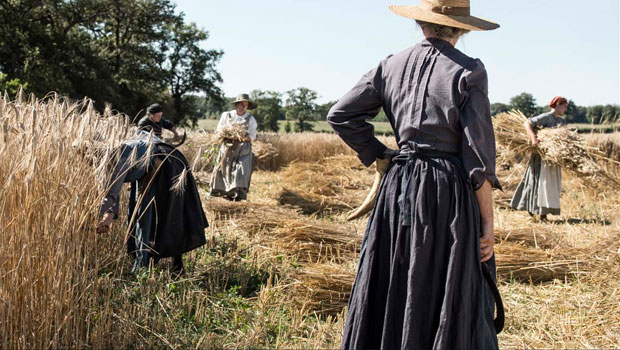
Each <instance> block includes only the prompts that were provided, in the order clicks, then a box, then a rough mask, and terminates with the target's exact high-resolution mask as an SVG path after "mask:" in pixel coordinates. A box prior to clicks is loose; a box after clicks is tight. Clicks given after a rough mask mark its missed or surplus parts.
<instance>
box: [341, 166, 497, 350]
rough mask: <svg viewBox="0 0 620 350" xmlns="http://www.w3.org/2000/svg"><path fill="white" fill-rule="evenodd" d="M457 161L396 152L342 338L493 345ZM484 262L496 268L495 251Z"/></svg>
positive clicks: (366, 345)
mask: <svg viewBox="0 0 620 350" xmlns="http://www.w3.org/2000/svg"><path fill="white" fill-rule="evenodd" d="M400 157H401V156H399V158H400ZM461 167H462V165H461V166H459V164H458V163H457V162H454V161H449V160H447V159H444V158H437V157H432V156H429V157H419V158H418V157H412V158H409V160H398V161H395V162H394V163H393V165H392V166H391V168H390V169H389V170H388V172H387V173H386V175H385V176H384V179H383V181H382V184H381V187H380V190H379V194H378V196H377V202H376V205H375V208H374V210H373V212H372V214H371V216H370V220H369V222H368V226H367V228H366V233H365V237H364V241H363V243H362V249H361V253H360V262H359V268H358V272H357V276H356V279H355V283H354V285H353V291H352V293H351V299H350V300H349V308H348V315H347V321H346V325H345V329H344V338H343V342H342V348H344V349H431V348H436V349H496V348H497V347H498V344H497V335H496V333H495V329H494V325H493V312H494V311H493V307H494V304H493V296H492V294H491V290H490V287H489V286H488V284H487V283H486V281H485V280H484V277H483V274H482V270H481V264H480V251H479V235H480V213H479V206H478V202H477V199H476V197H475V194H474V192H473V189H472V187H471V185H470V184H469V183H468V181H467V179H466V177H465V176H464V175H463V170H462V168H461ZM402 192H405V193H404V194H405V195H404V196H402V197H401V193H402ZM401 209H403V210H402V211H401ZM487 265H488V267H489V268H490V270H491V272H492V275H493V276H495V262H494V259H492V261H490V262H489V263H487Z"/></svg>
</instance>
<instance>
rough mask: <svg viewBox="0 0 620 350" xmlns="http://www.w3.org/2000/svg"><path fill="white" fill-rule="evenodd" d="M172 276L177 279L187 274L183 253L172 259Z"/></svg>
mask: <svg viewBox="0 0 620 350" xmlns="http://www.w3.org/2000/svg"><path fill="white" fill-rule="evenodd" d="M172 276H173V277H174V278H175V279H176V278H181V277H183V276H185V268H184V267H183V256H182V255H177V256H175V257H174V260H173V261H172Z"/></svg>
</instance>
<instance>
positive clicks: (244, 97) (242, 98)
mask: <svg viewBox="0 0 620 350" xmlns="http://www.w3.org/2000/svg"><path fill="white" fill-rule="evenodd" d="M244 101H245V102H247V103H248V109H254V108H256V107H257V106H258V105H257V104H256V102H254V101H252V100H250V95H248V94H240V95H237V98H235V100H234V101H233V102H232V104H237V103H238V102H244Z"/></svg>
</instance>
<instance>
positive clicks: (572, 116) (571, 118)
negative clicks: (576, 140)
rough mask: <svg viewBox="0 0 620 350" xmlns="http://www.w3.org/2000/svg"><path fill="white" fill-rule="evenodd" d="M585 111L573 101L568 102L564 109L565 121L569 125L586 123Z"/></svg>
mask: <svg viewBox="0 0 620 350" xmlns="http://www.w3.org/2000/svg"><path fill="white" fill-rule="evenodd" d="M586 113H587V109H586V108H585V107H581V106H577V105H576V104H575V102H574V101H573V100H568V105H567V107H566V121H567V122H569V123H587V121H588V120H587V119H586Z"/></svg>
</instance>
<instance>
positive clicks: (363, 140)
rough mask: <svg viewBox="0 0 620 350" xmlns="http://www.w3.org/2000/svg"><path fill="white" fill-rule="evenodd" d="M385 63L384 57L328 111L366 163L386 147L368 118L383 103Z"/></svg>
mask: <svg viewBox="0 0 620 350" xmlns="http://www.w3.org/2000/svg"><path fill="white" fill-rule="evenodd" d="M384 64H385V61H383V62H381V64H379V66H378V67H377V68H375V69H373V70H371V71H370V72H368V73H366V74H365V75H364V76H363V77H362V79H361V80H360V81H359V82H358V83H357V84H356V85H355V86H354V87H353V89H351V90H350V91H349V92H348V93H347V94H346V95H344V97H342V98H341V99H340V100H339V101H338V102H337V103H336V104H335V105H334V106H333V107H332V108H331V109H330V110H329V113H328V114H327V122H328V123H329V124H330V125H331V127H332V128H333V129H334V130H335V131H336V133H337V134H338V135H339V136H340V137H341V138H342V140H344V142H345V143H346V144H347V145H349V147H351V148H353V149H354V150H355V151H356V152H357V156H358V158H359V159H360V160H361V161H362V163H364V165H366V166H369V165H371V164H372V163H373V162H374V161H375V159H376V158H377V156H380V155H381V154H383V153H384V152H385V150H386V148H387V147H386V146H385V145H384V144H383V143H381V141H379V140H378V139H377V138H376V137H375V135H374V126H373V125H372V124H371V123H369V122H368V119H371V118H374V117H376V116H377V114H379V110H380V109H381V106H382V104H383V98H382V95H381V93H380V91H382V89H383V78H382V72H383V68H382V67H383V65H384Z"/></svg>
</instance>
